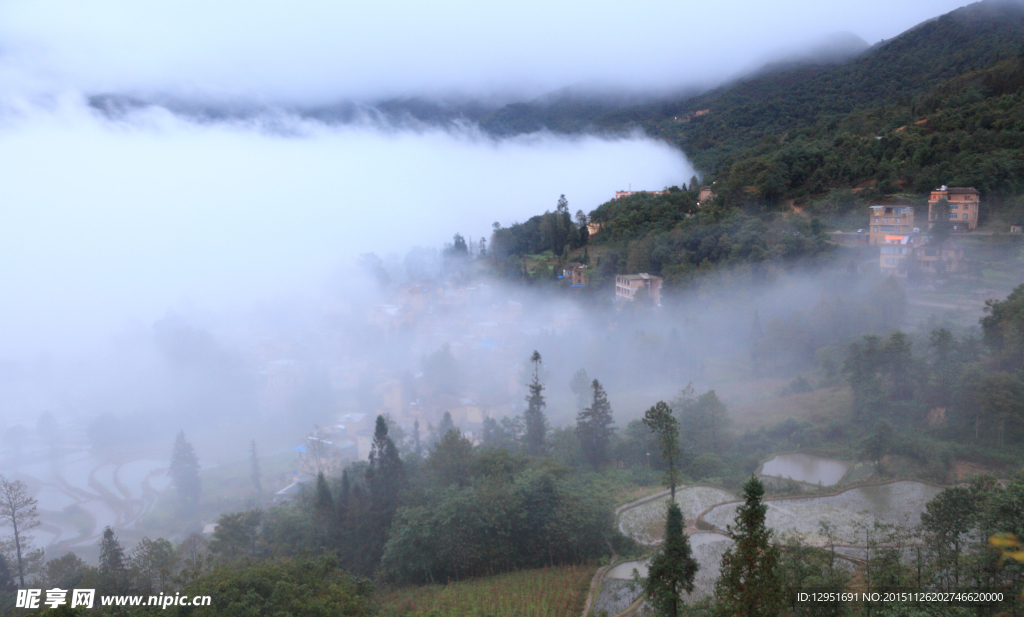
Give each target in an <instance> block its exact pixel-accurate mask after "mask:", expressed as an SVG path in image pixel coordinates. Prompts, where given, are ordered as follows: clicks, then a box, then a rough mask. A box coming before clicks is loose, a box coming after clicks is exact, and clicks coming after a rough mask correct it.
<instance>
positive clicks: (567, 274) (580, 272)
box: [558, 263, 587, 286]
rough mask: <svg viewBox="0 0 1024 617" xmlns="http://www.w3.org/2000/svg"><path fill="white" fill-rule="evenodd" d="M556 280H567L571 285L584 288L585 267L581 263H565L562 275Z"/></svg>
mask: <svg viewBox="0 0 1024 617" xmlns="http://www.w3.org/2000/svg"><path fill="white" fill-rule="evenodd" d="M558 278H560V279H563V280H564V279H568V280H569V281H570V282H571V284H572V285H578V286H586V284H587V267H586V266H585V265H583V264H581V263H567V264H565V265H564V266H562V274H561V276H559V277H558Z"/></svg>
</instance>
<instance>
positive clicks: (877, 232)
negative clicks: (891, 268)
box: [868, 206, 914, 244]
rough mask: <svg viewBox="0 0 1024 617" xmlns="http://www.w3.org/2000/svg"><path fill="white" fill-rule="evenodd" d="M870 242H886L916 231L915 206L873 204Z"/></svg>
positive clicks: (869, 230) (869, 232)
mask: <svg viewBox="0 0 1024 617" xmlns="http://www.w3.org/2000/svg"><path fill="white" fill-rule="evenodd" d="M868 225H869V227H868V244H886V243H890V242H893V241H898V240H902V239H903V237H906V236H909V235H910V234H912V233H914V208H913V206H871V214H870V215H869V217H868Z"/></svg>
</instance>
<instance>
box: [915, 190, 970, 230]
mask: <svg viewBox="0 0 1024 617" xmlns="http://www.w3.org/2000/svg"><path fill="white" fill-rule="evenodd" d="M942 198H945V199H946V201H948V202H949V227H950V229H951V230H952V231H971V230H973V229H974V228H975V227H977V226H978V208H980V207H981V193H979V192H978V190H977V189H975V188H971V187H962V186H961V187H947V186H944V185H943V186H940V187H939V188H937V189H935V190H934V191H932V194H931V195H929V196H928V222H929V224H931V223H934V222H935V221H936V220H937V219H938V212H937V211H936V210H937V209H936V205H938V203H939V200H940V199H942Z"/></svg>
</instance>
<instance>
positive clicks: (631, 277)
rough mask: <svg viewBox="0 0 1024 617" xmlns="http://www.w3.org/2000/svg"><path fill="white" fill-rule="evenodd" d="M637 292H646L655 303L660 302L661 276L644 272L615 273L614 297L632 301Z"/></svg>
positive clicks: (658, 303)
mask: <svg viewBox="0 0 1024 617" xmlns="http://www.w3.org/2000/svg"><path fill="white" fill-rule="evenodd" d="M638 293H646V294H647V295H648V297H650V298H651V299H652V300H653V301H654V304H655V305H660V304H661V277H660V276H652V275H650V274H647V273H646V272H641V273H640V274H616V275H615V299H616V300H625V301H629V302H632V301H633V300H636V297H637V294H638Z"/></svg>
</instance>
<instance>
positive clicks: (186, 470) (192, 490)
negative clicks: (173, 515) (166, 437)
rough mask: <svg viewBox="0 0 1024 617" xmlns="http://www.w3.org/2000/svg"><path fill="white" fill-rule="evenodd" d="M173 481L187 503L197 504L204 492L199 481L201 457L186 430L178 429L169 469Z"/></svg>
mask: <svg viewBox="0 0 1024 617" xmlns="http://www.w3.org/2000/svg"><path fill="white" fill-rule="evenodd" d="M167 473H168V475H170V476H171V483H172V484H174V488H175V489H177V491H178V495H179V496H180V497H181V500H182V501H184V502H185V503H189V504H195V503H197V502H198V501H199V496H200V495H201V494H202V484H201V483H200V481H199V459H197V458H196V453H195V450H193V449H192V444H191V443H189V442H188V440H187V439H185V431H178V437H177V439H175V440H174V451H173V452H172V453H171V467H170V469H168V471H167Z"/></svg>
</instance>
